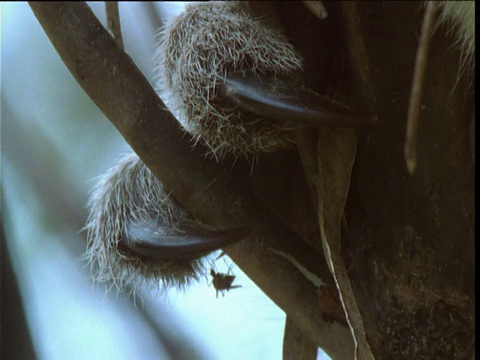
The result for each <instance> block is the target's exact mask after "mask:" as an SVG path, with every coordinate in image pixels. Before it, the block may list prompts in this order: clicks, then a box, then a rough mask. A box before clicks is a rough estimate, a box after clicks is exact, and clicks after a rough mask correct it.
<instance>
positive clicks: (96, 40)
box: [30, 2, 353, 359]
mask: <svg viewBox="0 0 480 360" xmlns="http://www.w3.org/2000/svg"><path fill="white" fill-rule="evenodd" d="M30 7H31V8H32V10H33V12H34V14H35V16H36V17H37V19H38V21H39V22H40V24H41V25H42V27H43V29H44V30H45V32H46V34H47V36H48V37H49V39H50V41H51V42H52V44H53V45H54V47H55V48H56V50H57V52H58V53H59V55H60V57H61V58H62V60H63V62H64V63H65V65H66V66H67V68H68V69H69V70H70V72H71V73H72V75H73V76H74V77H75V79H76V80H77V81H78V83H79V84H80V85H81V86H82V87H83V89H84V90H85V92H86V93H87V94H88V95H89V96H90V98H91V99H92V100H93V101H94V102H95V104H96V105H97V106H98V107H99V109H100V110H101V111H102V112H103V113H104V114H105V115H106V116H107V118H108V119H109V120H110V121H111V122H112V123H113V124H114V126H115V127H116V128H117V129H118V131H120V133H121V134H122V135H123V137H124V138H125V139H126V141H127V142H128V143H129V144H130V146H131V147H132V148H133V149H134V150H135V152H136V153H137V154H138V155H139V156H140V158H141V159H142V160H143V161H144V162H145V163H146V164H147V165H148V167H149V168H150V169H151V170H152V171H153V172H154V173H155V175H156V176H157V177H158V178H159V179H160V181H161V182H162V183H163V184H164V186H165V187H166V188H168V189H170V190H171V191H172V193H173V196H174V197H175V199H176V200H177V201H178V202H179V203H180V204H182V205H183V206H184V207H185V208H187V209H188V210H189V212H191V214H192V215H193V216H194V217H196V218H198V219H199V220H201V221H204V222H206V223H209V224H211V225H214V226H218V227H231V226H238V225H246V226H248V227H249V228H250V229H251V230H252V236H251V237H250V239H247V240H245V241H243V242H241V243H240V244H238V245H235V246H233V247H231V248H229V249H227V251H226V252H227V254H228V255H229V256H231V257H232V259H233V260H234V261H235V263H236V264H238V265H239V266H240V267H241V268H242V270H243V271H244V272H245V273H246V274H247V275H248V276H249V277H250V278H251V279H252V280H253V281H254V282H255V283H256V284H257V285H258V286H259V287H260V288H261V289H262V290H263V291H264V292H265V293H266V294H267V295H268V296H269V297H270V298H271V299H272V300H273V301H275V303H276V304H277V305H279V306H280V307H281V308H282V309H283V310H284V311H285V312H286V313H287V315H288V316H289V318H290V319H291V320H292V321H294V322H295V323H296V324H297V326H298V327H299V328H300V329H301V330H302V331H304V332H305V333H306V334H308V335H309V336H310V337H311V339H312V341H314V342H315V343H316V344H317V345H318V346H320V347H322V348H323V349H324V350H325V351H326V352H327V353H328V354H329V355H330V356H331V357H332V358H338V359H345V358H348V357H349V356H350V355H351V354H352V353H353V342H352V340H351V336H350V333H349V331H348V329H347V328H346V327H345V326H343V325H340V324H339V323H337V322H333V323H329V322H325V321H324V320H323V318H322V313H321V311H320V310H319V308H318V305H317V304H318V301H317V297H316V295H315V289H314V287H313V285H312V284H311V283H310V282H309V281H308V280H307V279H305V278H304V277H303V276H302V275H301V274H300V273H299V272H298V271H297V270H296V269H295V268H294V267H293V265H291V264H290V263H289V262H288V261H287V260H285V259H284V258H282V257H280V256H278V255H276V254H275V252H273V251H270V250H269V248H273V249H280V250H281V251H284V252H287V253H289V254H291V255H292V256H294V257H296V258H298V259H300V260H301V261H302V262H304V264H305V266H307V267H309V268H310V269H312V270H313V271H315V272H317V273H319V274H322V272H325V271H327V272H326V273H325V274H322V275H323V276H328V270H326V269H325V268H319V266H321V265H320V264H319V262H318V260H317V259H318V257H317V258H316V255H314V254H311V251H310V250H308V249H306V248H304V245H302V242H301V241H300V239H299V238H298V237H296V235H295V234H293V232H292V231H290V230H289V229H288V228H286V227H285V226H284V225H283V224H282V223H281V222H280V221H279V220H278V219H277V218H276V217H274V216H273V215H272V214H271V213H270V212H269V211H268V210H267V209H266V208H265V207H264V206H263V204H261V203H260V201H259V200H257V199H256V198H255V197H254V196H253V195H252V194H251V193H250V191H249V189H248V181H247V180H246V179H247V176H248V174H242V173H239V172H238V171H236V170H235V169H233V170H230V167H229V166H228V167H223V166H222V165H221V164H219V163H216V162H214V161H213V160H208V159H205V157H204V155H203V154H202V150H201V149H198V148H197V149H195V150H192V145H191V142H190V141H189V139H188V137H187V136H184V134H183V133H182V132H181V130H180V129H179V127H178V124H177V123H176V120H175V119H174V118H173V116H172V115H171V114H170V113H169V112H168V111H165V110H164V108H165V105H164V104H163V103H162V101H161V100H160V98H159V97H158V96H157V94H156V93H155V92H154V91H153V89H152V87H151V86H150V84H149V83H148V81H147V80H146V79H145V77H144V75H143V74H142V73H141V72H140V71H139V70H138V68H137V67H136V66H135V64H134V63H133V61H132V59H131V58H130V57H129V56H128V55H127V54H125V53H124V52H123V51H122V50H121V49H120V48H119V46H118V45H117V43H116V42H115V40H114V39H113V38H112V37H111V36H110V35H109V34H108V32H107V31H106V30H105V29H104V28H103V27H102V25H101V24H100V23H99V21H98V20H97V19H96V18H95V16H94V14H93V13H92V12H91V10H90V9H89V8H88V6H87V5H86V4H85V3H41V2H31V3H30Z"/></svg>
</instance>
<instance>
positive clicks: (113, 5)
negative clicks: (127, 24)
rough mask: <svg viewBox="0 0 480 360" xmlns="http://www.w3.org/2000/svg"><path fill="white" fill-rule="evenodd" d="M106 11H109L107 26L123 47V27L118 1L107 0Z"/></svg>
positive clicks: (121, 47)
mask: <svg viewBox="0 0 480 360" xmlns="http://www.w3.org/2000/svg"><path fill="white" fill-rule="evenodd" d="M105 11H106V13H107V26H108V29H109V30H110V32H111V33H112V35H113V37H114V38H115V40H117V43H118V46H120V49H122V50H123V49H124V47H123V38H122V28H121V26H120V13H119V11H118V1H105Z"/></svg>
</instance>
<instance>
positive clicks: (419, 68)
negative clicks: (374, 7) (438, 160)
mask: <svg viewBox="0 0 480 360" xmlns="http://www.w3.org/2000/svg"><path fill="white" fill-rule="evenodd" d="M437 10H438V6H437V4H435V2H434V1H427V8H426V10H425V15H424V18H423V24H422V34H421V35H420V43H419V45H418V50H417V57H416V59H415V71H414V74H413V82H412V91H411V92H410V104H409V106H408V117H407V133H406V136H405V146H404V154H405V161H406V163H407V169H408V172H409V173H410V174H411V175H413V174H414V173H415V169H416V168H417V131H418V123H419V114H420V108H421V105H420V102H421V100H422V93H423V84H424V81H425V69H426V67H427V60H428V49H429V47H430V38H431V34H432V28H433V23H434V20H435V16H436V13H437Z"/></svg>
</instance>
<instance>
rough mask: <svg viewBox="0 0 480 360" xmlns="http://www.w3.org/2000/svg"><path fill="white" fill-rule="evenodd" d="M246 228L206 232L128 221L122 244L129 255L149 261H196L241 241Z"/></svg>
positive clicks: (202, 229)
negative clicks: (148, 259) (145, 258)
mask: <svg viewBox="0 0 480 360" xmlns="http://www.w3.org/2000/svg"><path fill="white" fill-rule="evenodd" d="M248 234H249V230H248V228H246V227H237V228H230V229H221V230H207V229H205V228H203V227H200V226H197V225H182V226H181V227H171V226H169V227H166V226H151V225H149V224H135V223H133V222H131V223H130V224H129V226H128V230H127V233H126V234H123V238H122V242H121V243H122V245H123V246H125V247H126V248H127V249H129V250H130V251H132V252H133V253H135V254H137V255H140V256H143V257H148V258H153V259H196V258H199V257H201V256H204V255H207V254H208V253H211V252H213V251H215V250H218V249H220V248H223V247H225V246H228V245H232V244H234V243H236V242H238V241H240V240H243V239H245V238H246V237H247V236H248Z"/></svg>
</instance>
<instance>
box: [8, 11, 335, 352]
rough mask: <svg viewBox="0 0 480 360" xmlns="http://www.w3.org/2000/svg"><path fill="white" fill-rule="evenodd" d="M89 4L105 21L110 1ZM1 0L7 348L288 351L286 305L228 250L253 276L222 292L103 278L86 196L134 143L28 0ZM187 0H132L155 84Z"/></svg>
mask: <svg viewBox="0 0 480 360" xmlns="http://www.w3.org/2000/svg"><path fill="white" fill-rule="evenodd" d="M89 5H90V7H91V8H92V10H93V11H94V13H95V14H96V15H97V17H98V19H99V20H100V21H101V22H102V23H103V24H104V25H105V23H106V21H105V5H104V3H103V2H94V3H89ZM0 6H1V8H0V11H1V40H0V41H1V60H0V61H1V128H0V131H1V147H2V148H1V150H2V153H1V186H2V189H1V190H2V191H1V194H2V195H1V196H2V203H1V205H2V206H1V215H2V223H1V225H2V228H1V229H2V244H1V253H2V299H1V302H2V314H1V315H2V329H1V331H2V345H1V347H2V359H8V358H12V359H13V358H14V359H34V358H39V359H48V360H50V359H62V360H63V359H67V358H68V359H281V355H282V339H283V330H284V323H285V314H284V312H283V311H282V310H280V309H279V308H278V307H277V306H276V305H275V304H274V303H273V302H271V301H270V299H268V298H267V297H266V296H265V295H264V294H263V293H262V292H261V291H260V290H259V289H258V288H257V287H256V286H255V284H253V283H252V282H251V281H250V280H249V279H248V278H247V277H246V276H245V275H244V274H243V273H242V271H241V270H240V269H239V268H237V267H236V266H235V265H232V262H231V260H230V259H228V258H227V257H225V258H224V259H220V260H218V261H217V262H216V267H217V271H219V272H225V273H226V272H227V271H228V268H229V267H231V269H232V271H233V273H234V274H235V275H236V276H237V278H236V280H235V284H239V285H241V286H242V287H241V288H239V289H235V290H232V291H231V292H228V293H226V294H225V297H222V296H221V295H220V296H219V297H218V299H217V298H216V297H215V289H214V288H213V286H211V285H210V283H211V280H210V279H207V277H205V278H204V279H202V280H201V281H199V282H198V283H197V284H195V285H194V286H192V287H190V288H188V289H187V290H186V291H177V290H175V289H173V290H168V291H166V293H165V294H160V293H158V292H149V291H147V290H145V291H143V293H142V294H141V297H138V298H131V297H130V298H127V297H125V296H123V295H122V294H119V293H118V292H116V291H115V289H113V290H111V291H110V292H108V293H105V289H104V287H103V286H96V285H95V284H93V283H92V281H91V279H90V273H89V268H88V267H87V266H86V263H85V262H84V261H83V260H82V258H81V257H82V254H83V252H84V250H85V244H86V242H85V234H84V233H83V232H81V229H82V227H83V226H84V223H85V219H86V216H87V212H86V209H85V204H86V202H87V199H88V194H89V191H90V189H91V188H92V187H93V185H94V179H95V177H97V176H99V175H100V174H102V173H103V172H104V171H105V170H107V169H108V168H109V167H110V166H111V165H112V164H113V163H114V162H115V161H116V160H117V159H118V158H119V156H120V154H121V153H122V152H126V151H129V148H128V145H127V144H126V142H125V141H124V140H123V138H122V137H121V136H120V135H119V133H118V132H117V131H116V129H115V128H114V127H113V125H111V124H110V122H109V121H108V120H107V119H106V118H105V116H104V115H103V114H102V113H101V112H100V111H99V110H98V109H97V108H96V107H95V105H94V104H93V102H92V101H91V100H90V99H89V98H88V97H87V96H86V95H85V93H84V92H83V90H82V89H81V88H80V87H79V85H78V84H77V83H76V82H75V80H74V78H73V77H72V75H70V73H69V72H68V70H67V68H66V67H65V66H64V64H63V63H62V61H61V59H60V58H59V56H58V55H57V53H56V52H55V50H54V48H53V46H52V45H51V44H50V42H49V40H48V38H47V37H46V35H45V33H44V32H43V30H42V28H41V27H40V25H39V23H38V22H37V20H36V18H35V17H34V15H33V13H32V11H31V10H30V8H29V6H28V4H27V3H5V2H2V3H1V5H0ZM183 7H184V3H179V2H175V3H168V2H162V3H156V4H154V3H143V2H142V3H120V17H121V25H122V34H123V39H124V44H125V51H126V52H127V53H128V54H129V55H130V56H131V57H132V58H133V59H134V61H135V63H136V64H137V66H138V67H139V68H140V70H141V71H142V72H143V73H144V74H145V76H146V77H147V79H149V80H150V82H151V83H152V84H153V81H152V79H153V78H154V71H153V69H154V64H153V61H152V59H153V54H154V51H155V38H154V35H155V32H156V30H157V29H158V28H160V26H161V25H162V22H164V21H166V20H168V19H169V18H170V17H172V16H175V15H176V14H178V13H179V12H180V11H182V9H183ZM7 255H9V257H10V258H9V259H8V257H7ZM12 269H13V271H12ZM14 280H16V282H15V281H14ZM16 285H18V288H17V287H16ZM17 290H18V293H17ZM21 304H23V305H24V312H23V311H22V307H21ZM23 316H24V317H25V318H24V319H25V322H24V321H23V320H22V318H23ZM25 323H26V324H27V327H28V329H25V328H23V327H22V326H23V325H24V324H25ZM28 334H30V335H28ZM318 356H319V357H318V358H319V359H326V358H328V357H327V356H326V355H324V354H323V353H321V352H320V353H319V355H318Z"/></svg>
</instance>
